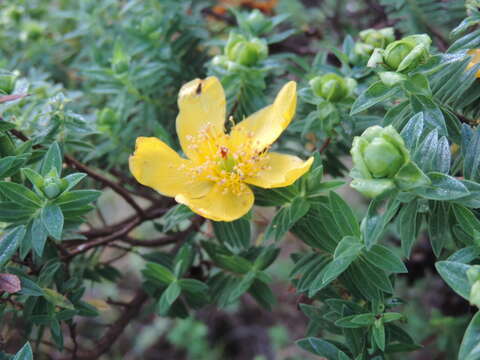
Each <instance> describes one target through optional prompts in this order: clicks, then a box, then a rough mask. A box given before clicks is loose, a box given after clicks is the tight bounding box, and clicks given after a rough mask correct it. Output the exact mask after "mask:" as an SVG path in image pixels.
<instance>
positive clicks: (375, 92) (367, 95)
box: [350, 81, 400, 115]
mask: <svg viewBox="0 0 480 360" xmlns="http://www.w3.org/2000/svg"><path fill="white" fill-rule="evenodd" d="M399 92H400V88H399V87H395V86H394V87H390V86H387V85H385V84H384V83H383V82H381V81H377V82H376V83H373V84H372V85H370V87H369V88H368V89H367V90H365V91H364V92H363V93H361V94H360V96H359V97H358V98H357V99H356V100H355V102H354V103H353V105H352V110H351V111H350V115H355V114H358V113H359V112H362V111H365V110H367V109H368V108H371V107H372V106H374V105H376V104H378V103H380V102H382V101H386V100H389V99H392V98H395V96H396V95H398V93H399Z"/></svg>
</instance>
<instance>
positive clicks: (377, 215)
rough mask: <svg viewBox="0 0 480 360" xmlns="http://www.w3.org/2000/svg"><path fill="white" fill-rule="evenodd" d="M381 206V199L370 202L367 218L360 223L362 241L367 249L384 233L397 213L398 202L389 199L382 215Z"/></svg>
mask: <svg viewBox="0 0 480 360" xmlns="http://www.w3.org/2000/svg"><path fill="white" fill-rule="evenodd" d="M382 206H383V201H382V199H374V200H372V202H371V203H370V206H369V207H368V210H367V216H366V217H365V218H364V219H363V221H362V233H363V239H364V241H365V245H366V246H367V248H368V249H369V248H371V247H372V246H373V245H374V244H376V243H377V241H378V239H379V238H380V236H381V235H382V233H383V232H384V231H385V228H386V226H387V225H388V224H389V223H390V220H392V218H393V216H394V215H395V214H396V213H397V210H398V207H399V206H400V202H399V201H397V200H395V199H391V200H390V201H389V202H388V203H387V208H386V210H385V211H384V212H383V213H381V212H380V210H381V208H382Z"/></svg>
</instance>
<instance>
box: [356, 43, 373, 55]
mask: <svg viewBox="0 0 480 360" xmlns="http://www.w3.org/2000/svg"><path fill="white" fill-rule="evenodd" d="M373 50H374V47H373V46H372V45H369V44H365V43H363V42H357V43H355V47H354V48H353V52H354V53H355V55H357V56H360V57H367V56H370V55H371V54H372V52H373Z"/></svg>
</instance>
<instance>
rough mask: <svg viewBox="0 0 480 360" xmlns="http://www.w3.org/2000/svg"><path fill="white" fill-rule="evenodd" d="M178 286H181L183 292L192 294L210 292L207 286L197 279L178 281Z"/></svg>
mask: <svg viewBox="0 0 480 360" xmlns="http://www.w3.org/2000/svg"><path fill="white" fill-rule="evenodd" d="M178 285H180V287H181V288H182V290H185V291H188V292H190V293H200V292H207V291H208V285H207V284H205V283H203V282H201V281H198V280H195V279H180V280H178Z"/></svg>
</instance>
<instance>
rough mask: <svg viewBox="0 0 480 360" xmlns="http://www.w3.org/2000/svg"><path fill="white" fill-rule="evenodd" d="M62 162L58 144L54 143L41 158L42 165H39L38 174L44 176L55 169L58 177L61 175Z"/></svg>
mask: <svg viewBox="0 0 480 360" xmlns="http://www.w3.org/2000/svg"><path fill="white" fill-rule="evenodd" d="M62 161H63V156H62V152H61V150H60V146H58V143H56V142H54V143H53V144H52V145H50V147H49V148H48V151H47V153H46V154H45V156H44V157H43V160H42V163H41V165H40V174H42V175H43V176H46V175H47V174H48V173H49V172H50V170H52V168H55V170H56V171H57V174H58V175H59V176H60V174H61V173H62Z"/></svg>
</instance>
